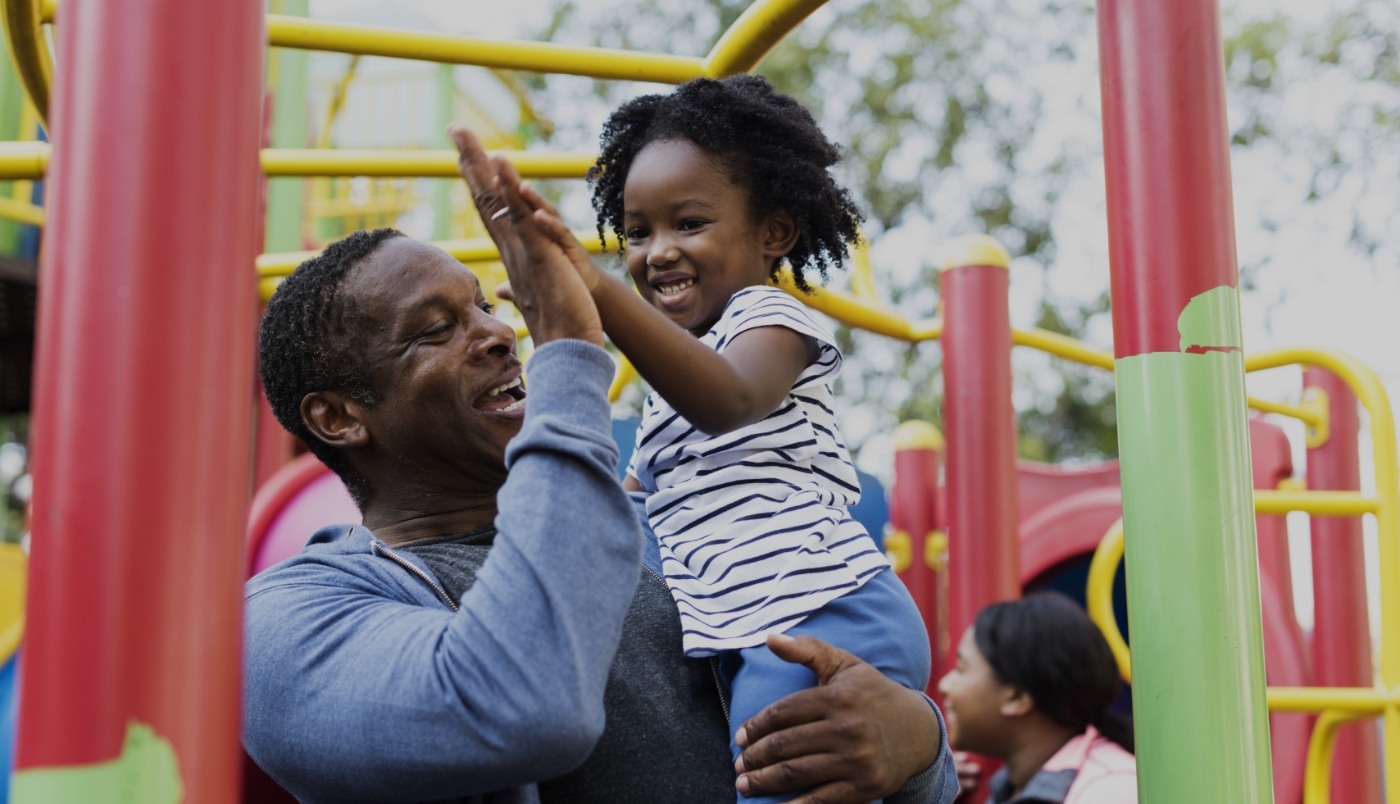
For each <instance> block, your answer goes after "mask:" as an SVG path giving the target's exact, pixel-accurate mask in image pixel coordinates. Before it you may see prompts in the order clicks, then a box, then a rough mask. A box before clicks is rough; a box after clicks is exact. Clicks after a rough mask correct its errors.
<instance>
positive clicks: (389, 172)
mask: <svg viewBox="0 0 1400 804" xmlns="http://www.w3.org/2000/svg"><path fill="white" fill-rule="evenodd" d="M493 153H497V154H500V155H502V156H505V157H506V158H507V159H509V160H510V161H511V164H513V165H515V168H516V170H518V171H520V175H521V176H524V177H525V178H527V179H577V178H582V177H583V176H584V175H585V174H587V173H588V169H589V168H590V167H592V166H593V161H594V160H595V159H596V158H597V155H596V154H592V153H558V152H554V153H547V152H542V151H494V152H493ZM260 158H261V161H262V168H263V175H265V176H392V177H416V176H423V177H432V178H456V177H457V152H456V151H453V150H447V149H441V150H423V149H418V150H406V151H382V150H369V149H363V150H361V149H354V148H264V149H263V150H262V153H261V154H260Z"/></svg>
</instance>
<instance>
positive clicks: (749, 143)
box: [588, 75, 862, 292]
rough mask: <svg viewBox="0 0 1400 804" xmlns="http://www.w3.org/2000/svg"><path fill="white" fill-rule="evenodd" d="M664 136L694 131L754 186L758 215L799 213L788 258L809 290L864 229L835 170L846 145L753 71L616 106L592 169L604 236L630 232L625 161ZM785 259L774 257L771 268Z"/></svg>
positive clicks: (686, 136) (734, 174)
mask: <svg viewBox="0 0 1400 804" xmlns="http://www.w3.org/2000/svg"><path fill="white" fill-rule="evenodd" d="M667 140H688V141H690V142H692V143H694V144H695V145H696V146H697V147H698V148H700V149H701V150H702V151H705V152H706V153H709V154H712V155H714V156H715V157H716V158H717V159H718V160H719V161H720V163H721V164H723V165H724V166H725V168H726V169H727V170H728V172H729V174H730V179H731V180H732V181H734V183H735V184H737V185H739V186H741V187H743V188H744V189H746V190H747V191H748V196H749V204H750V210H749V211H750V213H751V214H752V215H753V217H754V218H755V219H757V218H762V217H764V216H765V215H768V214H769V213H772V212H775V211H777V210H784V211H786V212H787V213H788V214H789V215H791V216H792V217H793V220H794V221H795V222H796V224H797V229H798V239H797V244H796V245H794V246H793V248H792V251H790V252H788V254H787V261H788V263H789V264H791V265H792V274H793V279H794V280H795V281H796V283H797V286H798V287H799V288H801V289H802V290H803V291H807V292H810V291H811V285H810V284H809V282H808V276H809V275H810V272H812V271H815V272H816V273H817V275H818V276H820V277H821V279H822V280H823V281H825V280H826V279H827V270H828V268H830V267H836V268H841V267H844V265H845V262H846V258H847V257H848V256H849V251H848V248H847V247H848V245H851V244H854V243H856V242H858V240H859V238H860V222H861V220H862V216H861V214H860V210H859V209H858V208H857V207H856V204H855V201H854V200H853V199H852V198H851V194H850V192H849V191H847V190H846V188H844V187H842V186H841V185H840V184H837V183H836V180H835V179H834V178H832V176H831V174H830V172H829V171H828V168H830V167H832V166H833V165H835V164H836V163H837V162H838V161H840V159H841V149H840V147H838V146H837V145H836V144H834V143H833V142H831V141H830V140H828V139H827V137H826V135H825V134H823V133H822V130H821V129H820V128H818V127H817V123H816V121H815V120H814V119H812V115H811V113H810V112H808V111H807V109H805V108H804V107H803V106H802V104H800V103H798V102H797V101H796V100H794V99H793V98H791V97H789V96H787V95H784V94H782V93H780V92H777V91H775V90H774V89H773V86H772V84H769V83H768V81H767V80H766V79H764V78H761V77H759V76H754V75H735V76H731V77H729V78H725V79H722V80H715V79H710V78H698V79H695V80H694V81H690V82H688V83H686V84H683V85H681V86H680V87H677V88H676V90H675V91H674V92H671V93H670V94H667V95H643V96H642V97H639V98H635V99H633V100H630V101H628V102H626V103H624V104H622V106H620V107H618V109H617V111H615V112H613V114H612V116H611V117H609V118H608V122H607V123H606V124H605V125H604V126H603V134H602V136H601V137H600V142H601V145H602V152H601V153H600V154H599V156H598V161H597V162H596V163H595V164H594V165H593V167H592V168H590V169H589V171H588V181H589V184H590V185H591V186H592V188H593V208H594V209H595V210H596V211H597V213H598V235H599V236H600V237H601V236H602V235H603V232H604V231H605V229H608V228H611V229H612V231H613V232H614V233H615V234H616V235H617V237H618V242H626V238H625V237H624V233H623V221H622V218H623V200H622V190H623V187H624V186H626V184H627V174H628V171H629V170H630V169H631V167H632V162H633V160H635V159H636V158H637V154H639V153H641V151H642V149H643V148H645V147H646V146H647V145H649V144H651V143H653V142H660V141H667ZM781 264H782V261H781V260H779V261H777V262H776V263H775V264H774V268H773V270H774V273H776V272H777V270H778V267H779V266H780V265H781Z"/></svg>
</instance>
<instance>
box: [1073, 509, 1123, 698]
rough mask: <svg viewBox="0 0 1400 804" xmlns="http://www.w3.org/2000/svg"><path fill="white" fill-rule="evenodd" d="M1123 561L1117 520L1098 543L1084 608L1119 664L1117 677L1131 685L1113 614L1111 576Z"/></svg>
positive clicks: (1120, 520) (1121, 537)
mask: <svg viewBox="0 0 1400 804" xmlns="http://www.w3.org/2000/svg"><path fill="white" fill-rule="evenodd" d="M1122 560H1123V519H1122V517H1119V519H1118V521H1117V522H1114V523H1113V524H1112V525H1111V526H1109V528H1108V532H1107V533H1105V534H1104V535H1103V539H1102V540H1100V541H1099V546H1098V547H1097V548H1096V549H1095V550H1094V557H1093V559H1091V560H1090V561H1089V580H1088V583H1087V584H1085V594H1084V600H1085V606H1086V607H1087V608H1088V610H1089V619H1091V620H1093V621H1094V624H1095V625H1097V626H1098V627H1099V630H1100V631H1102V632H1103V635H1104V639H1106V640H1108V647H1109V650H1111V651H1113V659H1114V661H1115V662H1117V663H1118V674H1119V675H1121V676H1122V677H1123V680H1124V681H1126V682H1128V683H1129V684H1131V683H1132V682H1133V666H1132V656H1131V655H1130V654H1129V652H1128V643H1127V642H1126V641H1125V640H1124V639H1123V632H1122V631H1120V630H1119V629H1118V618H1117V617H1116V616H1114V613H1113V576H1115V575H1117V574H1118V564H1119V562H1121V561H1122Z"/></svg>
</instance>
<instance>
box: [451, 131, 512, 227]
mask: <svg viewBox="0 0 1400 804" xmlns="http://www.w3.org/2000/svg"><path fill="white" fill-rule="evenodd" d="M447 134H448V136H449V137H451V138H452V142H453V144H454V145H456V146H457V173H458V175H460V176H461V177H462V178H463V179H465V180H466V182H467V187H468V189H470V190H471V194H472V201H474V202H475V203H476V209H477V212H479V213H480V214H481V217H482V220H485V219H486V218H487V217H488V216H490V215H492V214H494V213H495V212H496V210H497V209H499V208H500V206H501V202H500V194H499V191H498V189H497V187H498V185H499V183H500V182H499V179H498V176H497V170H496V166H495V164H494V163H492V161H491V158H490V157H489V156H488V155H487V154H486V149H485V148H483V147H481V140H478V139H477V138H476V135H475V134H473V133H472V131H471V129H469V128H467V127H466V126H464V125H461V124H460V123H453V124H452V125H450V126H448V127H447Z"/></svg>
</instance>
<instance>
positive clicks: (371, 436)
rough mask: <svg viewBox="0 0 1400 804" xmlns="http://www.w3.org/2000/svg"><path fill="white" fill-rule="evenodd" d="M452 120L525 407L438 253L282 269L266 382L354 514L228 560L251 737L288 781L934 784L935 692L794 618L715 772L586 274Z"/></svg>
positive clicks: (499, 334)
mask: <svg viewBox="0 0 1400 804" xmlns="http://www.w3.org/2000/svg"><path fill="white" fill-rule="evenodd" d="M454 137H455V138H456V139H457V141H458V145H459V148H460V149H461V152H462V161H461V169H462V173H463V176H464V178H466V179H467V180H468V183H469V184H470V185H471V188H472V190H473V197H474V199H475V200H476V203H477V206H478V209H479V210H480V211H481V212H482V218H483V220H487V221H488V228H489V229H490V231H491V234H492V237H493V238H494V239H495V240H496V242H497V244H498V246H499V247H500V249H501V254H502V259H503V261H504V262H505V263H506V266H507V269H508V271H510V275H511V280H512V285H513V293H514V298H515V302H516V305H517V307H519V309H520V310H521V312H522V314H523V315H524V317H525V321H526V324H527V325H528V326H529V328H530V331H531V335H532V337H533V338H534V341H535V344H536V351H535V353H534V355H533V357H532V358H531V362H530V391H529V401H528V413H527V412H526V406H525V400H526V395H525V391H524V388H523V386H522V385H521V383H520V380H521V370H520V364H519V362H518V360H517V359H516V357H515V342H514V334H513V332H512V331H511V329H510V328H509V327H508V326H506V325H505V324H504V323H503V322H501V321H499V320H497V319H496V318H494V317H493V316H492V315H491V312H490V305H489V304H487V303H486V300H485V296H484V295H483V293H482V289H481V288H480V286H479V284H478V283H477V281H476V279H475V277H474V276H472V274H471V273H470V272H468V271H467V270H466V269H464V268H463V267H462V266H461V265H460V264H458V263H457V262H456V261H455V260H453V259H452V258H451V257H449V256H448V255H447V254H445V253H444V252H442V251H440V250H438V249H436V248H434V247H432V246H429V245H427V244H424V243H419V242H416V241H413V240H411V239H409V238H406V237H403V236H400V235H398V233H396V232H392V231H390V230H379V231H377V232H370V233H365V232H362V233H357V234H355V235H351V236H350V237H348V238H346V239H345V240H343V241H340V242H339V243H336V244H333V245H332V246H331V247H329V248H327V249H326V251H325V253H323V254H322V255H321V256H319V257H317V258H316V259H313V260H310V261H308V262H307V263H306V264H304V265H303V266H301V267H300V268H298V270H297V272H296V273H295V274H293V275H292V276H291V277H289V278H288V280H287V281H286V282H285V283H284V284H283V286H282V288H281V289H279V291H278V293H277V295H276V296H275V297H274V298H273V300H272V302H271V304H270V305H269V308H268V314H267V317H266V319H265V320H264V323H263V328H262V335H261V347H260V349H261V360H262V365H261V371H262V374H263V378H264V384H265V386H266V389H267V393H268V398H269V400H270V401H271V403H272V406H273V409H274V411H275V412H276V413H277V415H278V418H279V420H280V421H281V422H282V423H283V425H284V426H286V427H287V428H288V429H289V430H290V431H291V432H293V433H294V434H295V435H297V436H299V437H300V438H301V439H302V440H303V441H305V442H306V443H307V445H308V447H309V448H310V449H312V451H313V452H315V453H316V454H317V456H318V457H320V458H321V459H322V460H323V461H324V462H326V464H327V465H328V466H330V467H331V468H332V469H333V470H335V471H336V472H337V473H338V474H339V475H340V476H341V477H342V479H344V481H345V483H346V486H347V487H348V488H349V489H350V491H351V493H352V495H353V496H354V497H355V500H356V502H357V503H358V505H359V506H360V508H361V511H362V512H363V514H364V525H363V526H355V527H350V526H337V527H332V528H327V529H324V530H322V531H320V532H318V533H317V534H316V535H315V536H314V537H313V538H312V541H311V543H310V544H309V545H308V547H307V548H306V550H305V551H304V552H303V553H302V554H300V555H299V556H297V557H295V558H293V559H291V560H290V561H288V562H284V563H283V564H280V565H278V566H277V567H274V568H272V569H270V570H268V571H267V572H265V573H263V574H261V575H259V576H258V577H257V578H255V579H253V580H252V581H251V582H250V583H249V585H248V589H247V629H248V633H247V642H248V647H247V657H248V658H247V692H246V696H247V703H246V719H245V720H246V725H245V744H246V745H247V748H248V751H249V753H250V754H251V755H252V756H253V758H254V759H255V760H257V761H258V763H259V764H260V765H262V766H263V768H264V769H266V770H267V771H268V772H269V773H270V774H271V775H272V776H273V777H274V778H276V779H277V780H278V781H279V782H281V783H282V784H283V785H284V786H286V787H287V788H288V789H289V790H291V791H292V792H293V793H294V794H296V795H297V796H298V797H299V798H301V799H302V800H304V801H310V802H321V801H352V800H353V801H386V800H392V801H480V802H526V801H536V800H539V799H540V798H544V799H545V800H559V801H719V800H725V799H732V798H733V796H734V790H735V789H736V785H737V788H738V789H739V790H740V791H747V792H755V793H756V792H770V793H771V792H781V791H786V790H803V789H808V788H814V789H813V790H812V792H811V793H810V794H809V795H812V796H821V798H820V800H822V801H862V800H869V799H873V798H878V797H881V796H888V795H890V794H892V793H895V791H896V790H897V789H899V788H900V786H901V784H902V783H904V782H905V779H906V778H908V777H911V776H912V777H914V778H912V779H910V781H909V782H908V784H907V787H906V790H905V792H904V793H901V794H899V796H903V797H905V798H906V799H909V800H920V801H923V800H935V799H934V796H935V795H938V796H943V795H945V793H947V794H948V796H949V797H951V793H950V792H948V791H955V789H956V782H955V780H954V776H953V769H952V762H951V759H950V758H949V755H948V750H947V746H946V740H945V738H944V736H943V727H942V722H941V719H940V718H939V716H938V714H937V712H936V710H934V709H933V708H932V707H931V706H930V704H929V703H928V702H927V701H926V700H925V699H924V698H922V696H918V695H917V694H915V693H911V692H909V691H908V690H905V689H903V688H902V687H899V686H898V685H897V684H894V683H893V682H890V681H888V680H887V679H885V678H884V677H883V676H881V675H880V674H879V673H878V672H876V671H874V670H873V668H870V667H869V666H868V665H865V664H864V663H861V662H859V661H857V660H855V659H854V658H853V657H851V656H850V655H849V654H845V653H843V652H841V651H838V650H836V649H835V648H832V647H831V646H829V645H825V644H824V643H820V642H818V641H817V640H790V639H775V640H774V650H775V651H777V652H779V653H780V654H781V655H783V656H785V657H787V658H789V659H791V660H793V661H800V662H802V663H805V664H807V665H808V666H809V667H811V668H812V669H813V670H814V672H816V673H817V675H818V677H819V679H820V680H821V681H822V685H821V686H819V687H817V688H815V689H812V690H808V691H806V692H804V693H801V694H799V695H796V696H791V697H790V698H787V699H784V700H782V701H779V702H778V703H776V704H774V705H773V706H771V707H769V709H767V710H765V711H764V712H762V713H760V714H759V715H758V716H757V717H755V718H754V719H752V720H751V721H749V722H748V723H745V724H734V727H736V728H738V729H739V730H740V734H741V740H740V742H741V744H744V745H746V746H747V749H746V751H745V753H744V755H743V757H742V759H741V765H742V768H741V770H742V773H741V774H740V775H739V777H738V781H737V783H736V781H735V769H734V768H731V767H730V762H729V758H728V756H727V748H726V742H727V740H728V734H727V732H728V730H729V726H728V725H727V724H726V723H725V716H724V712H723V710H722V708H721V707H722V698H721V696H720V691H719V690H717V689H716V688H715V686H714V677H713V675H712V670H711V669H710V667H709V666H708V663H707V662H703V661H691V660H686V659H685V658H684V657H683V655H682V653H681V650H680V629H679V625H678V621H677V614H676V609H675V607H674V604H673V603H672V602H671V599H670V596H669V594H667V593H666V589H665V586H664V584H662V583H661V582H660V581H659V579H658V578H657V577H656V576H655V574H654V566H655V564H656V563H659V562H658V561H657V560H656V559H655V552H656V549H655V546H654V544H648V545H645V547H646V553H647V555H644V537H643V534H642V532H641V529H640V525H639V519H638V516H637V512H636V510H635V508H634V507H633V503H632V502H631V501H629V500H628V498H627V497H626V495H625V494H624V493H623V492H622V490H621V488H620V487H619V486H618V484H617V482H616V480H615V479H614V476H613V474H612V472H613V466H614V465H615V463H616V460H617V454H616V447H615V446H614V445H613V442H612V439H611V435H610V429H609V422H608V404H607V396H606V392H607V386H608V383H609V382H610V380H611V376H612V364H611V361H610V359H609V358H608V357H607V355H606V353H605V352H604V351H603V350H602V349H601V344H602V328H601V326H600V324H599V321H598V316H597V312H596V310H594V308H593V305H592V300H591V297H590V295H589V292H588V290H587V288H585V287H584V286H583V284H582V282H581V280H579V278H578V275H577V273H576V272H575V271H574V269H573V267H572V266H571V265H570V264H569V262H568V259H567V257H566V255H565V254H564V253H563V252H562V251H561V250H560V249H559V247H558V246H557V245H555V244H553V243H552V242H551V241H550V240H549V238H548V237H547V236H546V235H545V234H544V233H543V232H542V231H541V230H539V229H538V228H537V227H536V226H535V224H534V223H533V221H532V219H531V218H530V216H529V215H528V214H526V212H525V210H526V209H527V207H526V205H525V204H524V202H523V201H522V200H521V199H520V198H519V197H518V196H517V195H516V194H515V193H514V192H513V191H512V190H511V189H510V187H512V186H513V183H506V184H503V183H501V182H500V176H501V172H502V171H508V170H510V167H509V165H507V164H505V163H504V162H500V161H493V160H488V159H487V158H486V156H485V154H484V153H483V152H482V151H481V149H480V146H479V145H478V144H477V143H476V141H475V140H474V139H473V138H472V137H471V136H470V134H469V133H467V132H465V131H464V130H455V131H454ZM527 263H528V264H531V265H534V266H538V269H537V270H535V271H531V272H530V273H529V274H520V273H518V272H515V271H514V270H511V269H513V268H514V267H515V266H519V265H522V264H527ZM648 561H650V564H651V567H650V568H647V567H646V566H645V565H646V563H647V562H648ZM639 565H641V566H642V570H641V571H640V572H639ZM639 578H640V584H639V582H638V581H639ZM619 644H620V645H621V647H620V648H619ZM614 658H616V663H614ZM610 666H611V667H612V672H611V677H610V673H609V668H610ZM605 690H606V701H607V708H608V719H607V729H606V730H604V718H603V708H604V701H605ZM585 760H587V761H586V762H585ZM581 763H582V764H581ZM540 782H543V784H539V785H537V784H536V783H540ZM935 791H937V792H936V793H935ZM899 796H896V797H894V798H892V799H891V800H896V799H897V798H898V797H899ZM812 800H817V799H815V798H814V799H812Z"/></svg>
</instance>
